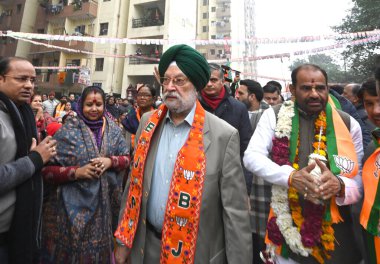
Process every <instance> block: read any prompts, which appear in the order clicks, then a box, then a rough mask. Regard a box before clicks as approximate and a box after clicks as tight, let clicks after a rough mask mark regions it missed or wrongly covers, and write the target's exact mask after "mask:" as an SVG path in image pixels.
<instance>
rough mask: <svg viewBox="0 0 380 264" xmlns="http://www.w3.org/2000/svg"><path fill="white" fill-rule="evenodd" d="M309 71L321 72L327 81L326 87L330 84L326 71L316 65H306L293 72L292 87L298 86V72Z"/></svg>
mask: <svg viewBox="0 0 380 264" xmlns="http://www.w3.org/2000/svg"><path fill="white" fill-rule="evenodd" d="M307 69H310V70H314V71H320V72H321V73H322V74H323V76H324V77H325V79H326V85H327V84H328V78H327V73H326V71H325V70H324V69H322V68H321V67H319V66H318V65H315V64H311V63H305V64H302V65H300V66H298V67H297V68H295V69H294V70H293V71H292V74H291V78H292V85H293V86H296V85H297V74H298V72H299V71H300V70H307Z"/></svg>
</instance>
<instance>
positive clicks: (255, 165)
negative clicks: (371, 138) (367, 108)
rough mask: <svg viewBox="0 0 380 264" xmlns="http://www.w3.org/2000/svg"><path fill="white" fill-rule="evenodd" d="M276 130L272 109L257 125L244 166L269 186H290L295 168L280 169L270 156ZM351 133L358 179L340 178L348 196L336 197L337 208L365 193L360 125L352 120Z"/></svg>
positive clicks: (283, 167)
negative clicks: (290, 177)
mask: <svg viewBox="0 0 380 264" xmlns="http://www.w3.org/2000/svg"><path fill="white" fill-rule="evenodd" d="M275 127H276V116H275V113H274V110H273V108H270V109H268V110H267V111H265V112H264V113H263V115H262V117H261V119H260V121H259V123H258V124H257V129H256V130H255V133H254V134H253V136H252V138H251V141H250V142H249V145H248V148H247V150H246V151H245V153H244V165H245V166H246V168H247V169H248V170H250V171H252V172H253V173H255V174H256V175H258V176H260V177H262V178H263V179H264V180H266V181H268V182H270V183H273V184H278V185H281V186H288V179H289V175H290V173H291V172H292V171H293V170H294V169H293V168H292V167H291V166H289V165H282V166H280V165H278V164H276V163H274V162H273V161H272V160H271V159H270V157H269V154H270V152H271V150H272V139H273V137H274V130H275ZM350 134H351V137H352V141H353V143H354V146H355V151H356V155H357V158H358V162H359V165H360V166H359V171H358V174H357V175H355V177H353V178H347V177H341V179H342V180H343V181H344V184H345V187H346V193H345V197H337V198H336V203H337V204H338V205H348V204H353V203H355V202H357V201H358V200H359V199H360V198H361V196H362V192H363V184H362V180H361V160H362V158H363V145H362V134H361V129H360V125H359V123H358V122H357V121H356V120H355V119H354V118H352V117H350Z"/></svg>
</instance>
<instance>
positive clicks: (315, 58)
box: [289, 54, 352, 83]
mask: <svg viewBox="0 0 380 264" xmlns="http://www.w3.org/2000/svg"><path fill="white" fill-rule="evenodd" d="M305 63H311V64H316V65H318V66H319V67H321V68H322V69H324V70H325V71H326V72H327V76H328V78H329V80H328V81H329V83H347V82H352V79H351V78H349V74H346V72H345V71H344V70H342V69H341V67H340V66H339V65H338V64H336V63H335V62H334V60H333V58H332V57H330V56H328V55H325V54H314V55H309V56H308V58H307V59H296V60H295V61H294V62H293V63H292V65H290V67H289V69H290V70H291V71H292V70H294V69H295V68H297V67H298V66H300V65H302V64H305Z"/></svg>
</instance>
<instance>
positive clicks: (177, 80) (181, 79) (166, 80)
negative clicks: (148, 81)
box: [160, 77, 189, 86]
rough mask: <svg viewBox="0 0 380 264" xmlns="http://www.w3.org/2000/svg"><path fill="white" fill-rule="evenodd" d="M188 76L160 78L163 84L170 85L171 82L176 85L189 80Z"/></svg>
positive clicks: (183, 83)
mask: <svg viewBox="0 0 380 264" xmlns="http://www.w3.org/2000/svg"><path fill="white" fill-rule="evenodd" d="M188 80H189V79H188V78H185V77H178V78H169V77H162V78H160V81H161V84H162V85H169V83H170V82H172V83H173V85H175V86H183V85H185V84H186V82H187V81H188Z"/></svg>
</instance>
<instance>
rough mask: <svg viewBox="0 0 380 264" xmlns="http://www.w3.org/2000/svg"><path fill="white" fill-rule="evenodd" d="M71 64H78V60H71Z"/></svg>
mask: <svg viewBox="0 0 380 264" xmlns="http://www.w3.org/2000/svg"><path fill="white" fill-rule="evenodd" d="M71 63H72V65H73V66H74V65H76V66H80V60H71Z"/></svg>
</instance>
